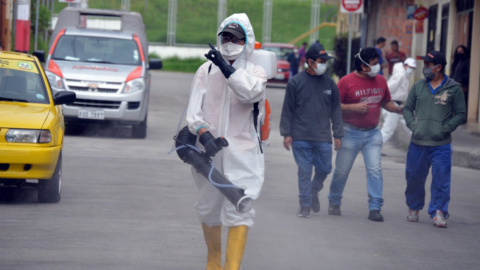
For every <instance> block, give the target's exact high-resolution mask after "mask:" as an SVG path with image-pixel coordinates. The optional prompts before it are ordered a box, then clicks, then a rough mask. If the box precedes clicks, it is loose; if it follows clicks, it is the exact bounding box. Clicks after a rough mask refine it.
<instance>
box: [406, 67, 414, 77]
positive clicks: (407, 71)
mask: <svg viewBox="0 0 480 270" xmlns="http://www.w3.org/2000/svg"><path fill="white" fill-rule="evenodd" d="M412 72H413V68H411V67H407V70H405V73H406V74H407V75H408V76H410V74H412Z"/></svg>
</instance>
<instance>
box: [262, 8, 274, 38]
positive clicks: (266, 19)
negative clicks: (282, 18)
mask: <svg viewBox="0 0 480 270" xmlns="http://www.w3.org/2000/svg"><path fill="white" fill-rule="evenodd" d="M272 1H273V0H264V1H263V29H262V43H268V42H270V41H271V40H272V9H273V4H272Z"/></svg>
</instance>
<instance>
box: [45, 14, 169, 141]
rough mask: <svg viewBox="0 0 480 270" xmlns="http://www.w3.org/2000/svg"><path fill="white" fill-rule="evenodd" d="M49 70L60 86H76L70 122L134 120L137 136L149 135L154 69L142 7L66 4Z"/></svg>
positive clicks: (122, 122)
mask: <svg viewBox="0 0 480 270" xmlns="http://www.w3.org/2000/svg"><path fill="white" fill-rule="evenodd" d="M45 64H46V65H45V66H46V67H47V68H46V69H47V71H46V73H47V77H48V80H49V81H50V84H51V85H52V87H53V90H54V91H73V92H75V93H76V94H77V100H76V101H75V102H74V103H71V104H65V105H64V107H63V112H64V114H65V123H66V124H67V127H68V126H69V125H82V124H98V123H100V122H101V123H104V122H113V123H114V124H115V125H131V126H132V136H133V137H135V138H145V137H146V135H147V114H148V101H149V95H150V72H149V70H151V69H160V68H162V62H161V60H160V59H151V60H150V61H149V60H148V44H147V37H146V34H145V26H144V24H143V20H142V16H141V15H140V14H139V13H136V12H123V11H114V10H100V9H76V8H65V9H63V10H62V12H61V13H60V15H59V17H58V20H57V23H56V25H55V29H54V31H53V34H52V39H51V41H50V45H49V54H48V58H47V61H46V63H45Z"/></svg>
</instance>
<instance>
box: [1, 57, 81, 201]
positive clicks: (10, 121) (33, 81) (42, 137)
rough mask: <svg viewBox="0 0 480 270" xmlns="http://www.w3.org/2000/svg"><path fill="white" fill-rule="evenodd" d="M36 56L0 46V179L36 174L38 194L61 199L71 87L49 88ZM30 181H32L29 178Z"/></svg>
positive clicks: (8, 181)
mask: <svg viewBox="0 0 480 270" xmlns="http://www.w3.org/2000/svg"><path fill="white" fill-rule="evenodd" d="M34 55H35V56H32V55H28V54H22V53H14V52H5V51H3V52H0V184H3V185H6V186H9V185H17V186H19V187H20V186H22V185H24V184H26V183H27V182H26V180H27V179H28V180H34V179H38V200H39V201H40V202H44V203H56V202H59V201H60V194H61V182H62V146H63V135H64V131H65V125H64V123H63V114H62V108H61V106H60V105H61V104H68V103H73V102H74V101H75V93H73V92H70V91H62V92H57V93H56V94H52V90H51V88H50V85H49V83H48V79H47V77H46V76H45V72H44V70H43V68H42V66H41V64H40V61H39V58H40V60H42V59H44V57H45V55H44V53H43V52H41V51H40V52H36V53H35V54H34ZM28 183H30V181H29V182H28Z"/></svg>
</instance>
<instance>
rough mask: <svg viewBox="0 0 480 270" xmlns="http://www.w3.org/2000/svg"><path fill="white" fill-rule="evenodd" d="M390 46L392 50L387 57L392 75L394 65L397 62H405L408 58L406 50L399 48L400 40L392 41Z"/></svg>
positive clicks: (389, 71)
mask: <svg viewBox="0 0 480 270" xmlns="http://www.w3.org/2000/svg"><path fill="white" fill-rule="evenodd" d="M390 47H391V48H392V51H391V52H389V53H388V54H387V56H386V57H385V58H386V59H387V61H388V75H389V76H392V74H393V66H394V65H395V64H396V63H399V62H404V61H405V59H407V55H405V53H404V52H401V51H399V50H398V42H397V41H396V40H394V41H392V43H390Z"/></svg>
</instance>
